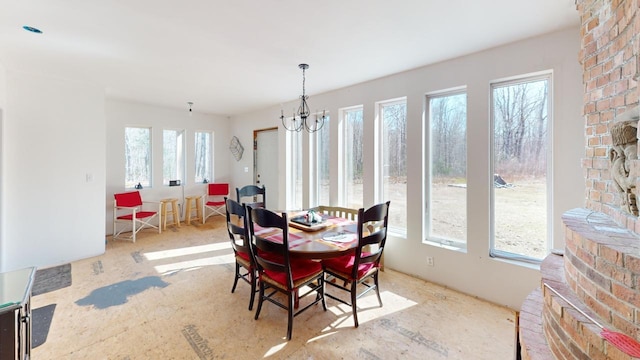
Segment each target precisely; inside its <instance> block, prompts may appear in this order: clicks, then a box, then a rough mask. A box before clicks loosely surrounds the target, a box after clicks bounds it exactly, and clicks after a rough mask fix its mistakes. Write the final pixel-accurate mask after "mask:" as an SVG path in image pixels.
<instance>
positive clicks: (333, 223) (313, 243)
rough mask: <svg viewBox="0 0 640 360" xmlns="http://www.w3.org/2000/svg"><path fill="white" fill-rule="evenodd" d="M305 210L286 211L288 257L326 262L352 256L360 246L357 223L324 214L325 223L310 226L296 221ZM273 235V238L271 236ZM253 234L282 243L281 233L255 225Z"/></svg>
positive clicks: (322, 221) (323, 220) (320, 222)
mask: <svg viewBox="0 0 640 360" xmlns="http://www.w3.org/2000/svg"><path fill="white" fill-rule="evenodd" d="M304 214H306V211H290V212H287V218H288V220H289V229H288V230H289V238H288V240H289V254H290V256H291V257H293V258H299V259H310V260H324V259H330V258H335V257H339V256H343V255H347V254H352V253H354V252H355V249H356V247H357V245H358V230H357V222H356V221H353V220H349V219H344V218H340V217H335V216H331V215H326V214H322V215H321V216H322V220H321V221H318V222H316V223H311V224H309V225H307V224H305V223H300V222H296V221H295V220H296V219H299V218H300V217H301V216H304ZM269 232H273V233H274V234H273V235H269ZM254 233H255V234H256V235H260V236H261V237H264V238H266V239H267V240H271V241H274V242H279V243H282V234H281V232H280V231H278V230H274V229H270V228H261V227H259V226H257V225H254Z"/></svg>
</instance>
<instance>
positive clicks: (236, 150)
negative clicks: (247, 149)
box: [229, 136, 244, 161]
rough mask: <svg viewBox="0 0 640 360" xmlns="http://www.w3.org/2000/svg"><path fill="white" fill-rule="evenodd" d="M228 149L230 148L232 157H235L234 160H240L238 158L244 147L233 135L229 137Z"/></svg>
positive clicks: (240, 157)
mask: <svg viewBox="0 0 640 360" xmlns="http://www.w3.org/2000/svg"><path fill="white" fill-rule="evenodd" d="M229 150H231V153H232V154H233V157H234V158H235V159H236V161H240V159H242V153H243V152H244V148H243V147H242V144H240V140H238V138H237V137H235V136H234V137H232V138H231V143H230V144H229Z"/></svg>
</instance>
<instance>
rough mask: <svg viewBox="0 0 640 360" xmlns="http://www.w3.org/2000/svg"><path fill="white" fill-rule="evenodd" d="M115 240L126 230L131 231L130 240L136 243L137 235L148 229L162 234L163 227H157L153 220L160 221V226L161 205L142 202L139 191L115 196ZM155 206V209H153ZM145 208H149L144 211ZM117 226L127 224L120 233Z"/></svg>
mask: <svg viewBox="0 0 640 360" xmlns="http://www.w3.org/2000/svg"><path fill="white" fill-rule="evenodd" d="M113 197H114V202H113V238H114V239H117V238H120V235H121V234H122V233H123V232H125V231H126V230H129V229H131V236H130V237H128V239H131V240H133V242H136V234H137V233H138V232H139V231H140V230H142V229H144V228H147V227H150V228H154V229H158V233H161V232H162V226H160V225H158V226H155V225H153V224H152V223H151V221H152V220H154V219H158V224H160V214H161V208H160V206H161V204H160V203H159V202H153V201H145V202H143V201H142V198H141V197H140V192H139V191H131V192H126V193H119V194H113ZM152 206H153V208H152ZM143 208H147V210H144V209H143ZM117 224H125V226H123V227H122V228H121V229H120V231H118V230H117Z"/></svg>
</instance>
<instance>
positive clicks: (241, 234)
mask: <svg viewBox="0 0 640 360" xmlns="http://www.w3.org/2000/svg"><path fill="white" fill-rule="evenodd" d="M224 202H225V208H226V216H227V232H228V233H229V240H230V241H231V247H232V248H233V253H234V256H235V259H236V270H235V275H234V279H233V287H232V288H231V292H232V293H233V292H234V291H235V290H236V286H237V285H238V280H239V279H242V280H244V281H245V282H247V283H248V284H249V285H251V298H250V300H249V310H253V302H254V298H255V294H256V292H257V291H258V290H257V282H258V278H257V268H256V265H255V259H254V258H253V255H252V253H251V247H250V245H249V229H248V228H247V216H246V214H247V213H246V207H245V206H244V205H241V204H240V203H238V202H236V201H233V200H232V199H228V198H226V197H225V198H224ZM232 216H236V217H237V219H233V218H232ZM239 224H242V226H241V225H239ZM238 252H243V253H245V254H249V261H247V260H246V259H244V258H242V257H240V256H239V255H238ZM243 268H244V269H245V270H246V272H242V271H241V270H242V269H243Z"/></svg>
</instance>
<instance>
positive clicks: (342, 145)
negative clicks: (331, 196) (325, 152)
mask: <svg viewBox="0 0 640 360" xmlns="http://www.w3.org/2000/svg"><path fill="white" fill-rule="evenodd" d="M357 111H360V112H361V113H362V129H363V138H364V120H365V118H364V115H365V114H364V105H355V106H349V107H345V108H341V109H340V110H339V147H338V151H339V155H338V158H339V166H338V179H339V183H338V187H339V188H338V204H339V205H340V206H344V207H350V205H349V203H348V201H349V196H348V191H347V184H348V183H349V182H351V181H352V180H353V179H352V178H351V179H349V180H347V169H348V166H349V164H347V161H346V160H347V159H346V154H347V148H348V146H347V145H348V143H347V135H348V131H347V121H348V118H347V114H349V113H351V112H357ZM363 145H364V144H363ZM362 151H364V149H363V150H362ZM363 165H364V164H363ZM363 186H364V184H363ZM363 205H364V191H363V196H362V198H361V199H360V205H359V207H358V208H361V207H363Z"/></svg>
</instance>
